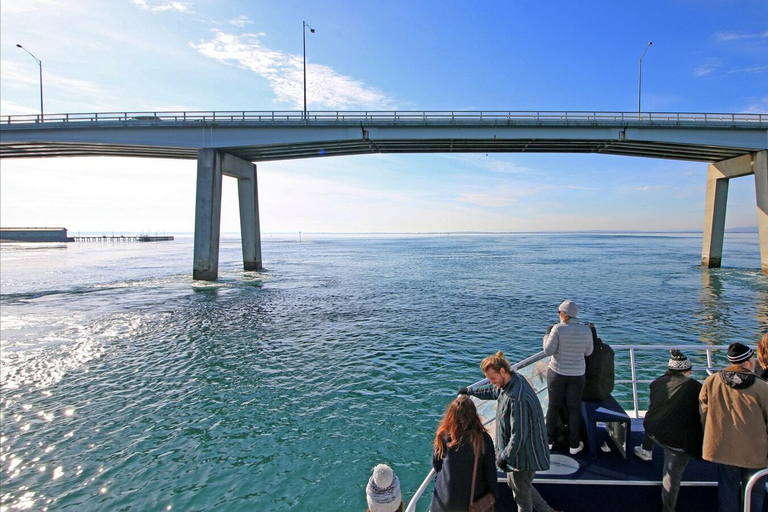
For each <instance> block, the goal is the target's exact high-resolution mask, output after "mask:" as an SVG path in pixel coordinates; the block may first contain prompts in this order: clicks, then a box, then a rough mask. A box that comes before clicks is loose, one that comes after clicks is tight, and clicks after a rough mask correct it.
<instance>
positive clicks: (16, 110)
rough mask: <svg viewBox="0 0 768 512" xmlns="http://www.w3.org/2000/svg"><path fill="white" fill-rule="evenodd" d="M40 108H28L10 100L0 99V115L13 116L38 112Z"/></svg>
mask: <svg viewBox="0 0 768 512" xmlns="http://www.w3.org/2000/svg"><path fill="white" fill-rule="evenodd" d="M39 113H40V109H36V108H29V107H27V106H24V105H19V104H17V103H14V102H12V101H7V100H0V115H3V116H13V115H26V114H39Z"/></svg>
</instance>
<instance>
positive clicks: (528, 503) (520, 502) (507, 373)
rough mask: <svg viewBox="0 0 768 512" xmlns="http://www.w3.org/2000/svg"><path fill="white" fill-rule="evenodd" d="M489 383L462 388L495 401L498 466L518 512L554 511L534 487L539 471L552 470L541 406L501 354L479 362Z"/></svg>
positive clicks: (465, 391)
mask: <svg viewBox="0 0 768 512" xmlns="http://www.w3.org/2000/svg"><path fill="white" fill-rule="evenodd" d="M480 368H481V369H482V370H483V373H484V374H485V376H486V377H487V378H488V380H489V381H490V384H486V385H484V386H479V387H476V388H461V389H460V390H459V394H469V395H472V396H476V397H478V398H481V399H483V400H494V399H495V400H496V401H497V402H496V465H497V466H498V467H499V469H501V470H502V471H503V472H505V473H507V482H508V483H509V486H510V487H511V488H512V495H513V496H514V498H515V502H517V510H518V512H533V510H537V511H538V512H552V507H550V506H549V505H548V504H547V502H546V501H544V498H542V497H541V495H540V494H539V493H538V491H537V490H536V489H535V488H534V487H533V477H534V476H535V475H536V471H546V470H547V469H549V450H548V449H547V437H546V431H545V427H544V414H543V413H542V411H541V404H540V403H539V399H538V398H537V397H536V393H534V391H533V388H531V385H530V384H529V383H528V381H527V380H526V379H524V378H522V377H520V376H519V375H518V374H516V373H514V372H513V371H512V367H511V366H510V364H509V361H507V360H506V359H504V354H503V353H502V352H501V351H499V352H497V353H496V354H495V355H492V356H488V357H486V358H485V359H483V362H482V363H480Z"/></svg>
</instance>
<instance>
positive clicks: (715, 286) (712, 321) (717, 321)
mask: <svg viewBox="0 0 768 512" xmlns="http://www.w3.org/2000/svg"><path fill="white" fill-rule="evenodd" d="M722 292H723V283H722V281H721V280H720V275H719V269H709V268H706V267H702V268H701V293H700V294H699V300H700V302H701V308H700V310H699V311H698V312H697V313H698V317H699V319H700V322H701V323H700V325H698V326H697V333H698V338H699V341H701V343H705V344H707V345H721V344H722V343H723V338H724V337H725V335H726V332H725V331H724V330H723V328H722V326H723V324H724V323H727V322H728V316H729V314H728V313H729V312H728V306H729V305H728V304H726V303H723V302H721V300H720V297H721V295H722Z"/></svg>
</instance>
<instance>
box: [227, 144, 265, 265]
mask: <svg viewBox="0 0 768 512" xmlns="http://www.w3.org/2000/svg"><path fill="white" fill-rule="evenodd" d="M222 169H223V172H224V174H225V175H227V176H232V177H234V178H237V195H238V201H239V203H240V238H241V240H242V244H243V268H244V269H245V270H260V269H261V268H262V267H261V228H260V226H259V186H258V182H257V179H256V166H255V165H254V164H252V163H251V162H248V161H247V160H243V159H242V158H238V157H236V156H233V155H229V154H226V153H225V154H224V155H223V157H222Z"/></svg>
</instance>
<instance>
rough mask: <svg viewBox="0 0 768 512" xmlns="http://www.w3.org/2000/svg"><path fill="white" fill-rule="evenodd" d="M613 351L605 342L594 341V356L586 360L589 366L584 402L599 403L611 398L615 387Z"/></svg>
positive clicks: (589, 356) (586, 374)
mask: <svg viewBox="0 0 768 512" xmlns="http://www.w3.org/2000/svg"><path fill="white" fill-rule="evenodd" d="M613 356H614V353H613V349H612V348H611V347H610V346H608V345H607V344H605V343H603V340H601V339H600V338H597V339H595V340H593V348H592V354H591V355H588V356H587V357H585V358H584V362H585V363H586V365H587V371H586V373H585V376H586V378H587V381H586V383H585V384H584V394H583V395H582V399H583V400H588V401H599V400H605V399H606V398H608V397H609V396H611V392H612V391H613V385H614V379H615V374H614V367H613Z"/></svg>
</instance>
